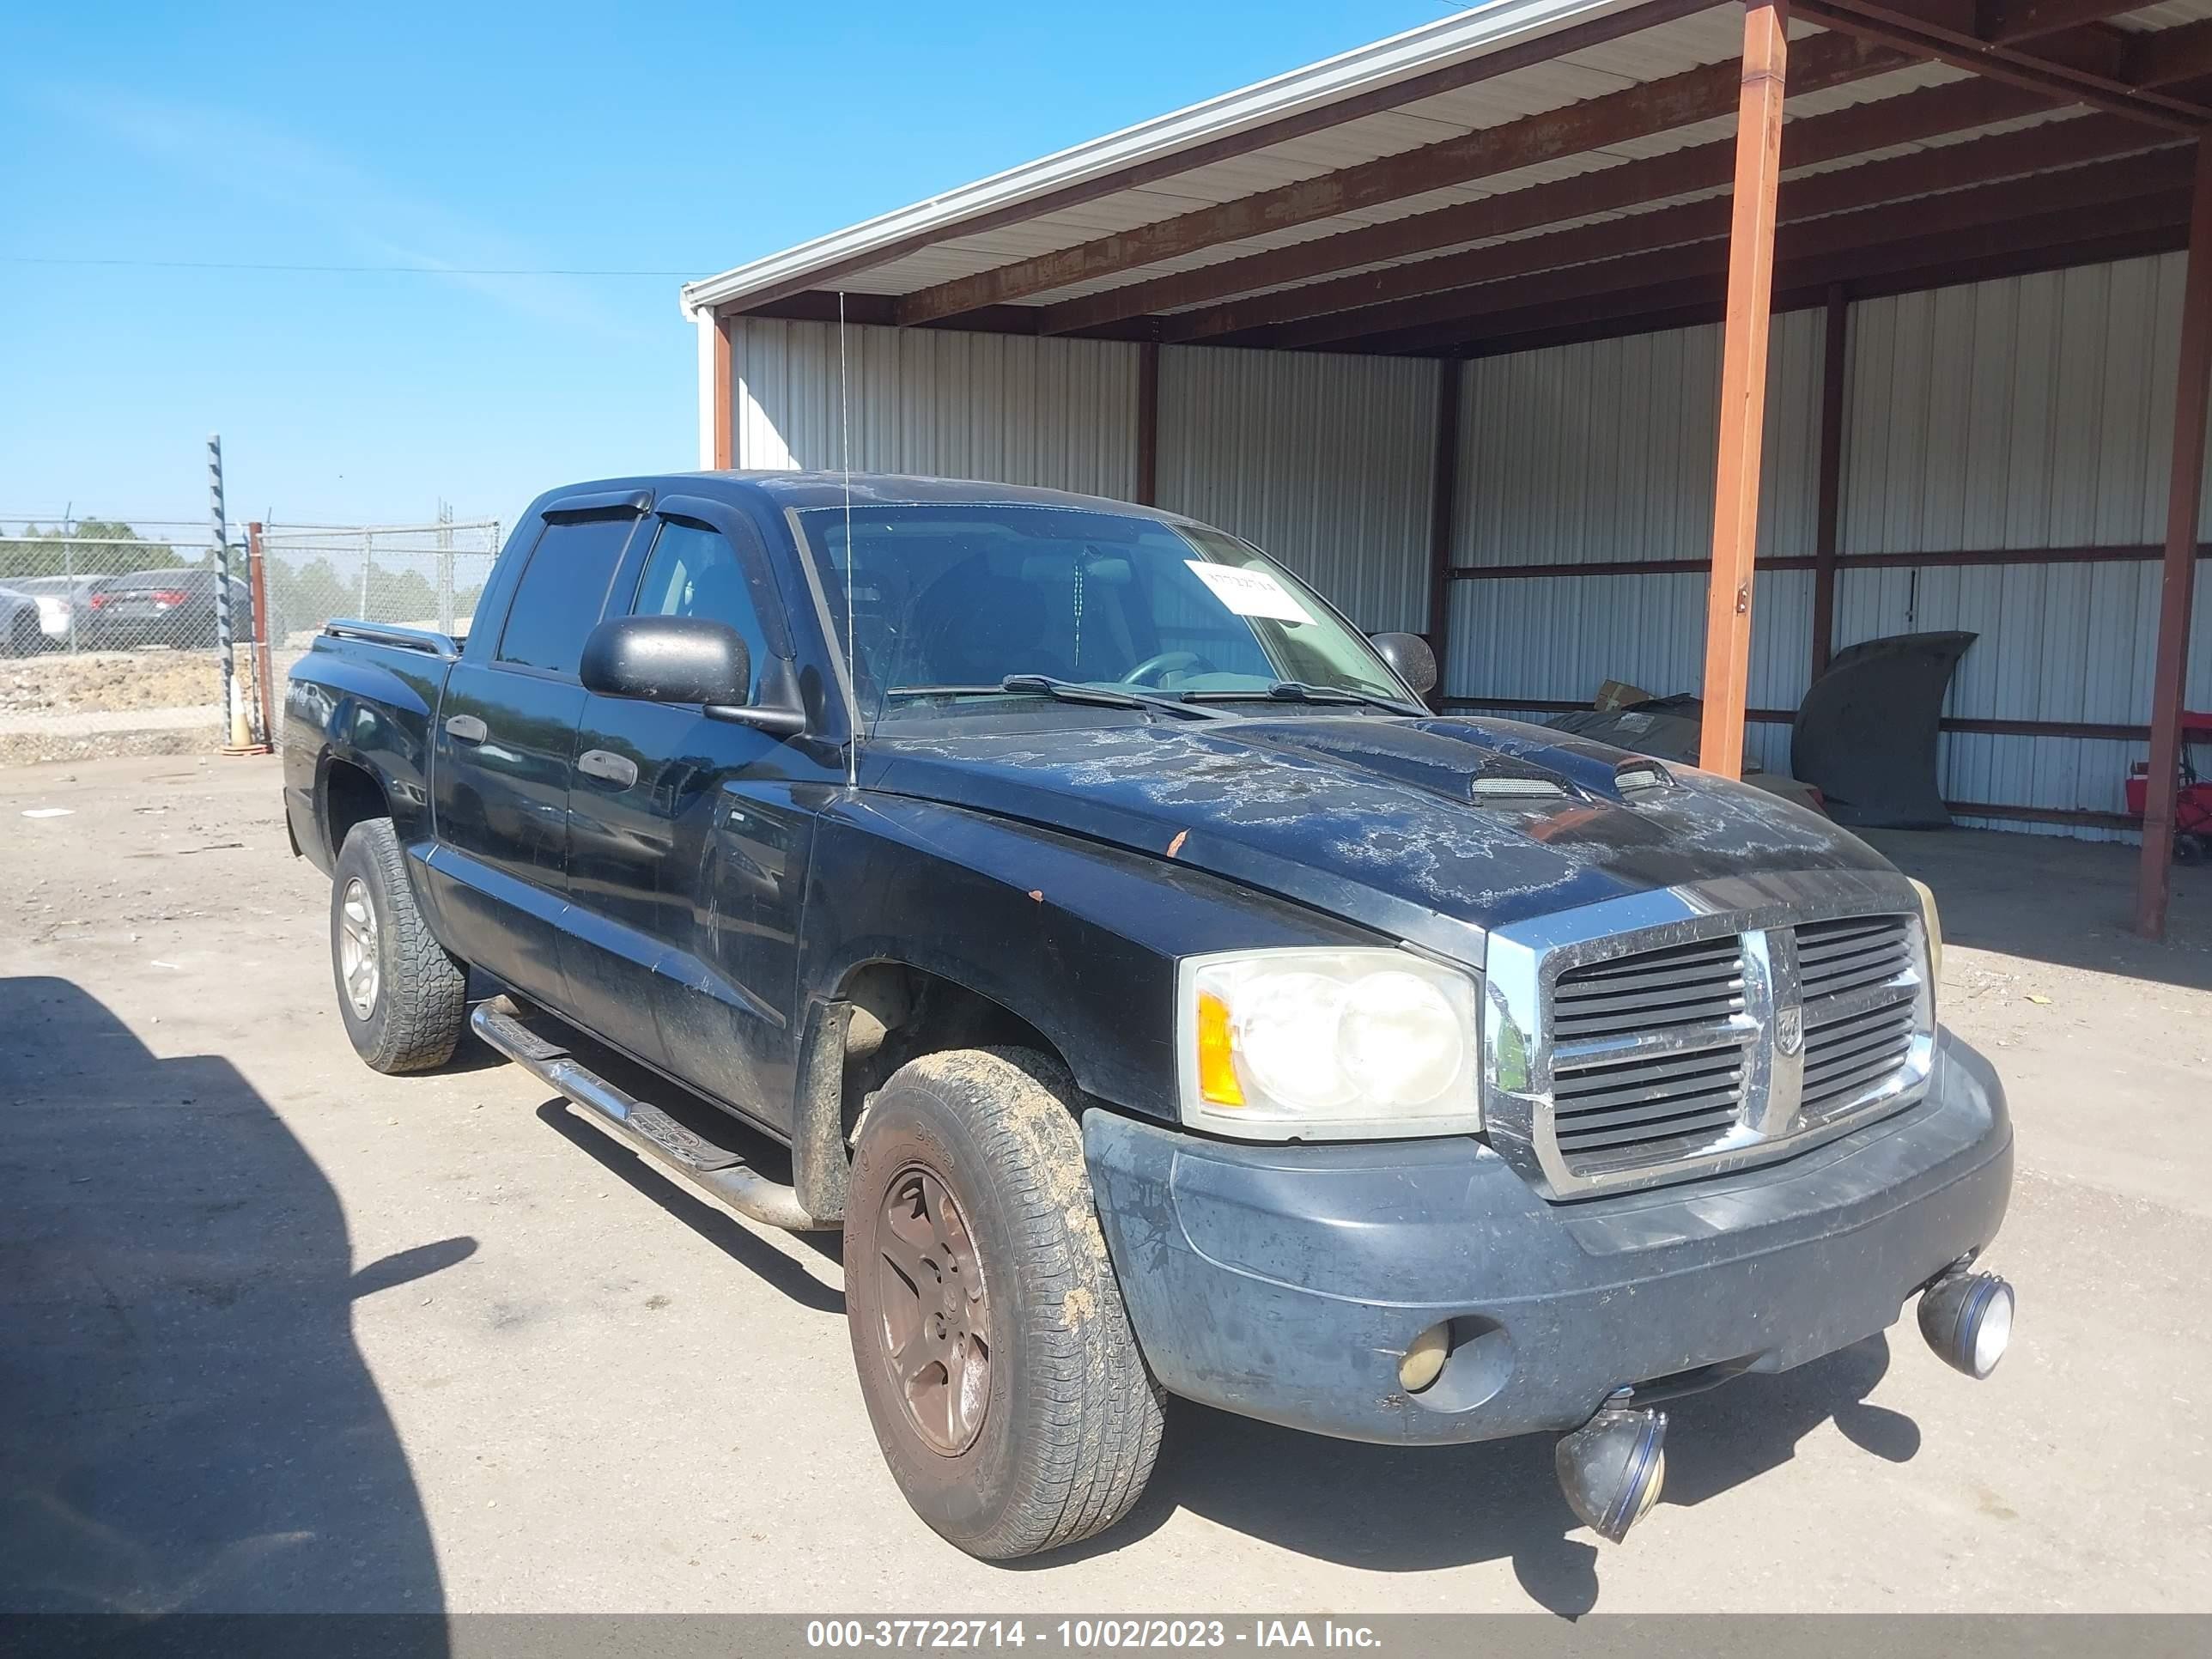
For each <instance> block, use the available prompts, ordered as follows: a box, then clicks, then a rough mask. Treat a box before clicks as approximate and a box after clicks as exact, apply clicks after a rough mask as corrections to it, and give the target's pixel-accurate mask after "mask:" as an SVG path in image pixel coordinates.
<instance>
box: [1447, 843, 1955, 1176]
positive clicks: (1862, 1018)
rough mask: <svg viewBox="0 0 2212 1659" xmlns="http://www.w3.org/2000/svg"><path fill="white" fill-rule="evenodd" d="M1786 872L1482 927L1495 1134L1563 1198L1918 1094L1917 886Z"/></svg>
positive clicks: (1686, 1169) (1788, 1140) (1786, 1139)
mask: <svg viewBox="0 0 2212 1659" xmlns="http://www.w3.org/2000/svg"><path fill="white" fill-rule="evenodd" d="M1786 880H1787V882H1788V883H1790V884H1803V886H1804V887H1805V889H1806V896H1805V897H1803V898H1802V899H1800V900H1797V901H1795V902H1793V901H1792V900H1791V898H1790V896H1789V894H1788V892H1787V890H1777V887H1776V885H1770V886H1768V887H1767V889H1766V890H1765V891H1763V892H1759V891H1757V890H1752V889H1750V888H1749V887H1748V884H1742V885H1739V886H1737V887H1735V889H1734V890H1729V889H1728V888H1726V887H1723V886H1722V885H1721V884H1715V889H1714V892H1716V893H1717V892H1721V891H1727V892H1728V893H1729V898H1731V899H1733V900H1734V904H1733V905H1731V904H1729V903H1727V902H1720V903H1716V902H1712V896H1710V895H1704V896H1701V891H1702V890H1696V889H1681V890H1668V892H1666V893H1664V894H1655V895H1650V896H1637V897H1634V898H1630V899H1623V900H1620V901H1613V902H1608V903H1605V904H1600V905H1595V906H1591V907H1589V908H1587V909H1585V910H1583V911H1582V912H1579V913H1570V915H1565V916H1562V917H1559V918H1556V919H1548V920H1544V921H1537V922H1534V923H1532V924H1529V925H1528V926H1527V927H1524V928H1520V929H1516V930H1501V932H1500V933H1496V934H1493V935H1492V939H1491V943H1490V948H1489V951H1488V953H1487V956H1486V962H1487V963H1488V969H1487V981H1488V985H1489V997H1490V1001H1491V1004H1492V1024H1491V1025H1490V1026H1488V1027H1486V1031H1485V1044H1486V1073H1485V1079H1486V1091H1488V1093H1487V1094H1486V1111H1488V1112H1489V1114H1490V1119H1491V1121H1492V1127H1493V1129H1494V1130H1495V1131H1496V1132H1497V1133H1495V1134H1494V1136H1493V1139H1494V1141H1495V1142H1496V1144H1497V1145H1498V1146H1499V1147H1500V1148H1501V1150H1504V1151H1505V1152H1507V1154H1508V1156H1509V1157H1512V1158H1516V1160H1518V1161H1522V1162H1523V1163H1524V1164H1525V1165H1526V1166H1527V1167H1528V1169H1529V1171H1530V1173H1531V1175H1532V1176H1541V1179H1542V1181H1543V1182H1544V1183H1545V1184H1546V1185H1547V1188H1549V1189H1550V1190H1551V1191H1553V1193H1554V1194H1559V1195H1561V1196H1567V1195H1571V1194H1577V1193H1580V1192H1585V1191H1591V1190H1597V1189H1608V1190H1609V1189H1612V1188H1620V1187H1636V1186H1648V1185H1650V1184H1652V1183H1653V1182H1660V1181H1668V1180H1675V1179H1680V1178H1681V1177H1683V1176H1687V1175H1691V1174H1696V1173H1702V1172H1707V1171H1712V1170H1723V1169H1732V1168H1735V1167H1737V1166H1738V1165H1741V1164H1748V1163H1755V1162H1759V1161H1762V1160H1764V1159H1766V1158H1774V1157H1778V1156H1780V1155H1781V1154H1782V1153H1783V1152H1784V1151H1786V1150H1790V1149H1791V1148H1793V1147H1794V1146H1802V1145H1808V1144H1810V1143H1811V1142H1812V1140H1814V1139H1820V1138H1825V1137H1826V1136H1827V1135H1830V1134H1833V1133H1840V1132H1841V1131H1842V1130H1844V1129H1845V1128H1849V1127H1852V1126H1853V1125H1856V1124H1857V1123H1859V1122H1861V1121H1865V1120H1867V1119H1868V1118H1869V1117H1871V1116H1873V1115H1876V1114H1877V1113H1880V1112H1884V1111H1887V1110H1889V1109H1893V1107H1895V1106H1898V1105H1901V1104H1903V1103H1905V1102H1907V1101H1910V1100H1911V1099H1914V1098H1917V1097H1918V1096H1919V1094H1920V1093H1921V1092H1922V1091H1923V1089H1924V1087H1925V1085H1926V1083H1927V1080H1928V1077H1929V1072H1930V1069H1931V1067H1932V1066H1933V1063H1934V1053H1935V1042H1934V1038H1935V1008H1934V1000H1933V994H1932V991H1931V988H1930V987H1929V985H1928V984H1927V982H1926V969H1925V965H1924V964H1925V951H1926V946H1925V945H1924V943H1923V933H1922V927H1921V923H1920V918H1919V914H1918V909H1917V902H1916V901H1915V900H1913V899H1912V898H1911V896H1910V894H1909V893H1907V892H1905V891H1903V890H1902V889H1903V884H1902V883H1901V882H1899V880H1898V879H1897V878H1895V877H1893V876H1888V877H1885V876H1881V875H1878V874H1875V873H1873V872H1868V873H1866V874H1863V875H1861V874H1858V873H1856V872H1854V873H1851V874H1840V873H1838V874H1832V875H1820V876H1808V877H1803V878H1786ZM1740 895H1741V896H1740ZM1745 897H1750V898H1751V899H1752V900H1753V908H1744V899H1745ZM1668 907H1678V908H1676V910H1675V916H1674V919H1672V920H1668V918H1667V917H1666V914H1665V913H1666V910H1667V908H1668ZM1907 907H1911V908H1907ZM1655 911H1656V912H1658V913H1659V914H1658V915H1656V916H1655V915H1653V914H1652V913H1653V912H1655ZM1808 912H1810V915H1809V916H1808V915H1807V913H1808ZM1615 915H1618V916H1620V918H1621V920H1620V921H1618V922H1615V923H1614V924H1613V927H1611V928H1610V929H1608V928H1607V925H1606V924H1607V921H1608V920H1609V919H1611V918H1612V917H1613V916H1615ZM1800 918H1804V919H1802V920H1801V919H1800Z"/></svg>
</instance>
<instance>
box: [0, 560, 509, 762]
mask: <svg viewBox="0 0 2212 1659" xmlns="http://www.w3.org/2000/svg"><path fill="white" fill-rule="evenodd" d="M232 534H233V537H234V542H235V544H234V546H232V547H231V548H230V549H229V550H228V567H229V575H228V580H226V578H225V577H224V575H223V574H222V560H221V559H220V558H219V556H218V554H217V552H216V550H215V549H214V548H213V547H211V546H210V544H209V532H208V527H207V526H206V524H205V523H204V522H203V523H200V524H197V525H191V524H185V523H182V522H166V521H153V520H137V521H135V522H128V523H126V522H125V521H122V520H102V519H76V520H69V521H66V522H64V523H61V524H41V523H38V522H33V521H27V520H0V763H10V762H15V763H21V762H25V761H33V760H55V759H72V758H77V757H91V756H95V755H106V754H150V753H192V752H206V751H208V750H213V749H216V748H218V747H220V746H221V745H222V743H223V742H224V740H225V738H226V736H227V735H228V717H227V714H226V711H225V706H224V702H223V686H224V678H223V659H222V653H221V651H220V650H219V648H218V641H219V638H220V613H221V611H222V601H223V600H224V599H226V598H227V599H228V609H229V622H230V628H231V634H232V638H233V640H234V656H233V660H234V663H235V665H236V671H237V673H238V675H239V678H240V684H241V687H242V688H243V690H244V692H245V706H246V715H247V724H248V726H249V727H250V729H251V730H252V734H253V735H254V736H256V737H258V738H264V739H265V740H267V741H270V742H273V741H275V740H276V737H277V736H279V735H280V733H278V732H275V731H273V730H264V726H263V720H262V713H261V711H262V702H263V700H262V696H261V690H260V688H261V684H262V681H263V679H264V677H265V678H266V680H267V683H268V698H267V704H268V707H269V708H270V709H271V710H276V709H278V708H281V705H282V702H283V682H284V675H285V672H286V671H287V670H288V669H289V667H290V666H291V665H292V663H293V662H295V660H297V659H298V658H299V656H300V654H301V653H302V652H303V651H305V650H306V649H307V646H308V644H309V642H310V641H312V640H313V637H314V635H315V634H316V633H317V632H318V631H319V630H320V629H321V628H322V626H323V624H324V623H326V622H328V621H329V620H331V618H332V617H364V618H367V619H368V620H370V621H374V622H388V623H406V624H409V625H411V626H416V627H422V628H436V629H444V630H447V631H459V632H465V631H466V629H467V625H468V620H469V617H470V615H471V612H472V611H474V610H475V608H476V600H477V595H478V594H480V593H481V592H483V585H484V582H485V580H487V579H488V578H489V575H490V573H491V566H492V561H493V559H494V558H495V556H496V555H497V553H498V550H499V544H500V526H499V525H498V524H497V523H496V522H495V521H493V520H449V519H448V520H438V521H435V522H432V523H428V524H416V525H307V524H270V525H267V526H233V530H232ZM257 564H258V567H259V568H258V571H257V570H256V569H255V566H256V565H257ZM272 724H273V722H272Z"/></svg>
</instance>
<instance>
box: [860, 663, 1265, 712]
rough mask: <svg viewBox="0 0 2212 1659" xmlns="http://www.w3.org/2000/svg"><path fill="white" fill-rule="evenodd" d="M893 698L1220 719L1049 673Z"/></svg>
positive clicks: (916, 688) (922, 688)
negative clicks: (1032, 702) (1001, 700)
mask: <svg viewBox="0 0 2212 1659" xmlns="http://www.w3.org/2000/svg"><path fill="white" fill-rule="evenodd" d="M884 695H886V696H893V697H988V696H1025V697H1053V698H1056V699H1057V700H1059V701H1060V702H1081V703H1095V704H1097V706H1098V707H1100V708H1152V709H1157V710H1158V711H1159V712H1160V713H1162V714H1174V715H1176V716H1178V717H1180V718H1182V719H1183V720H1218V719H1220V718H1221V717H1220V716H1219V715H1218V714H1215V713H1214V712H1213V711H1212V709H1210V708H1192V707H1191V706H1190V704H1188V702H1184V701H1183V700H1182V697H1181V696H1179V695H1178V696H1164V695H1162V696H1149V695H1147V694H1146V693H1144V692H1141V691H1124V690H1121V689H1120V688H1118V687H1115V686H1108V685H1085V684H1083V682H1082V681H1080V680H1063V679H1057V678H1054V677H1053V676H1052V675H1050V674H1009V675H1007V676H1006V678H1004V679H1003V680H1000V682H999V683H998V684H996V685H895V686H893V687H892V688H891V689H890V691H888V692H887V693H885V694H884Z"/></svg>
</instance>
